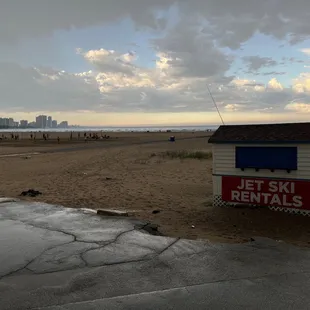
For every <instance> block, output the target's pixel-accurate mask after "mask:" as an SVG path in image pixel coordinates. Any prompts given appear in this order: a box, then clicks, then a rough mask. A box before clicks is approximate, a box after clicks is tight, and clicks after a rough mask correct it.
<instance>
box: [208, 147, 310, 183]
mask: <svg viewBox="0 0 310 310" xmlns="http://www.w3.org/2000/svg"><path fill="white" fill-rule="evenodd" d="M236 146H249V145H244V144H238V145H235V144H213V146H212V151H213V174H215V175H236V176H250V177H274V178H284V179H285V178H288V179H310V144H299V145H291V144H290V145H289V146H297V147H298V170H296V171H291V172H290V173H287V172H286V171H277V170H275V171H274V172H271V171H270V170H265V169H262V170H259V171H255V169H245V170H244V171H242V170H241V169H237V168H235V147H236ZM253 146H254V145H253ZM255 146H270V144H269V145H265V144H261V145H256V144H255ZM277 146H288V145H287V144H285V145H281V144H280V145H277ZM216 180H219V181H220V179H218V178H214V181H216Z"/></svg>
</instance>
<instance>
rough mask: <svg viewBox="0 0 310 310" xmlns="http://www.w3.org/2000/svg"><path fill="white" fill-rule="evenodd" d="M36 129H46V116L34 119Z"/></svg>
mask: <svg viewBox="0 0 310 310" xmlns="http://www.w3.org/2000/svg"><path fill="white" fill-rule="evenodd" d="M36 127H38V128H46V127H47V116H46V115H39V116H37V117H36Z"/></svg>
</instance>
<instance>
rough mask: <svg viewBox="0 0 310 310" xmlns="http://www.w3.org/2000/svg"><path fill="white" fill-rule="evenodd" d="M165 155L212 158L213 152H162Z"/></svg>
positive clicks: (183, 157)
mask: <svg viewBox="0 0 310 310" xmlns="http://www.w3.org/2000/svg"><path fill="white" fill-rule="evenodd" d="M162 156H163V157H169V158H172V159H176V158H179V159H211V158H212V152H203V151H192V152H191V151H166V152H164V153H162Z"/></svg>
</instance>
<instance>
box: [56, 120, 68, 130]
mask: <svg viewBox="0 0 310 310" xmlns="http://www.w3.org/2000/svg"><path fill="white" fill-rule="evenodd" d="M68 126H69V125H68V122H67V121H63V122H61V123H60V124H59V125H58V127H59V128H68Z"/></svg>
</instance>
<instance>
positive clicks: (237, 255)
mask: <svg viewBox="0 0 310 310" xmlns="http://www.w3.org/2000/svg"><path fill="white" fill-rule="evenodd" d="M147 225H148V223H147V222H143V221H138V220H135V219H132V218H128V217H126V218H119V217H102V216H98V215H97V214H95V213H91V212H87V211H86V210H75V209H67V208H63V207H60V206H53V205H47V204H43V203H31V202H24V201H14V199H13V200H10V199H1V198H0V296H1V298H0V309H1V310H6V309H14V310H15V309H21V310H23V309H49V310H71V309H72V310H73V309H74V310H84V309H112V310H113V309H143V310H147V309H181V310H182V309H309V308H310V296H309V294H308V289H307V287H308V286H309V284H310V281H309V280H310V251H309V250H307V249H302V248H298V247H294V246H291V245H287V244H285V243H282V242H277V241H273V240H270V239H265V238H255V237H254V239H255V241H254V242H249V243H246V244H211V243H210V242H208V241H206V240H204V241H198V240H196V241H194V240H183V239H176V238H169V237H163V236H153V235H151V234H149V233H148V232H147V231H145V230H144V229H145V228H146V226H147Z"/></svg>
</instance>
